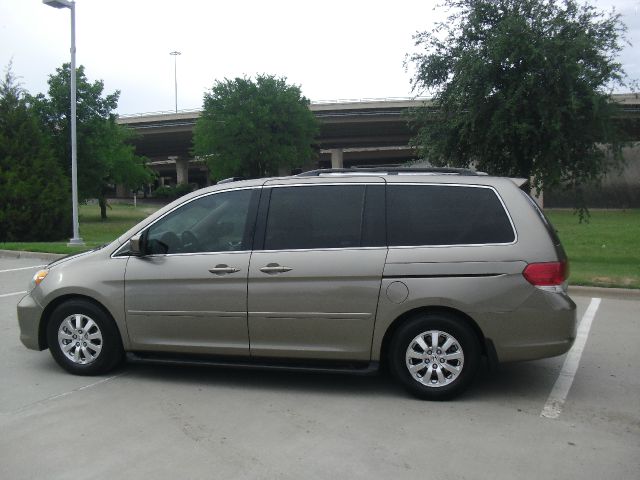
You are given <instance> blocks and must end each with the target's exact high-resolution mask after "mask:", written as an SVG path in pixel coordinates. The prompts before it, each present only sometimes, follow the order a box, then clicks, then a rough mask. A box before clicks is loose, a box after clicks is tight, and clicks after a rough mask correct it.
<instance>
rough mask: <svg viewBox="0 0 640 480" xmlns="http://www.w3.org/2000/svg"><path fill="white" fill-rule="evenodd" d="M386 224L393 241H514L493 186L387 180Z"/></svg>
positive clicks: (412, 243) (411, 243)
mask: <svg viewBox="0 0 640 480" xmlns="http://www.w3.org/2000/svg"><path fill="white" fill-rule="evenodd" d="M387 225H388V239H389V245H391V246H415V245H475V244H493V243H511V242H513V241H514V240H515V233H514V231H513V227H512V226H511V222H510V221H509V218H508V216H507V214H506V212H505V209H504V207H503V206H502V203H501V202H500V200H499V199H498V196H497V194H496V193H495V192H494V191H493V190H492V189H490V188H478V187H465V186H445V185H389V186H388V187H387Z"/></svg>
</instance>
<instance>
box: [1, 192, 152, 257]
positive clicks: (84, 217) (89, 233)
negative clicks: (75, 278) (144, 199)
mask: <svg viewBox="0 0 640 480" xmlns="http://www.w3.org/2000/svg"><path fill="white" fill-rule="evenodd" d="M157 208H158V207H149V206H144V207H140V206H138V207H137V208H133V205H126V204H119V203H116V204H113V205H112V206H111V208H110V209H108V210H107V217H108V218H107V220H105V221H104V222H103V221H101V220H100V207H98V205H97V204H96V205H80V211H79V213H78V219H79V221H80V236H81V237H82V239H83V240H84V241H85V243H86V246H84V247H67V240H65V241H63V242H12V243H0V249H4V250H27V251H29V252H51V253H75V252H82V251H84V250H89V249H91V248H93V247H97V246H99V245H102V244H104V243H109V242H111V241H112V240H115V239H116V238H117V237H118V236H119V235H121V234H123V233H124V232H126V231H127V230H129V228H131V227H132V226H133V225H135V224H136V223H138V222H139V221H140V220H142V219H143V218H146V217H147V216H148V215H149V214H151V213H153V212H154V211H156V210H157Z"/></svg>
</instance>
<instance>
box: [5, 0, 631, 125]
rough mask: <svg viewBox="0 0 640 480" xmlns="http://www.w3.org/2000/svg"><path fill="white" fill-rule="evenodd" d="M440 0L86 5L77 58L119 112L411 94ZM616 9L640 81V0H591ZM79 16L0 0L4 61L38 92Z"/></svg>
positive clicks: (79, 5)
mask: <svg viewBox="0 0 640 480" xmlns="http://www.w3.org/2000/svg"><path fill="white" fill-rule="evenodd" d="M436 3H437V2H436V1H435V0H422V1H419V0H384V1H378V0H341V1H335V0H323V1H317V0H316V1H313V0H306V1H305V0H297V1H284V0H271V1H266V0H262V1H256V0H243V1H224V2H222V1H215V0H209V1H206V0H181V1H177V0H173V1H167V0H121V1H115V0H77V1H76V46H77V64H78V65H80V64H82V65H84V66H85V73H86V75H87V77H88V78H89V80H91V81H93V80H97V79H101V80H103V81H104V83H105V92H109V93H110V92H113V91H114V90H120V91H121V95H120V102H119V106H118V113H120V114H133V113H143V112H155V111H169V110H173V109H174V102H175V97H174V57H172V56H171V55H170V54H169V53H170V52H172V51H179V52H181V55H180V56H177V58H176V60H177V83H178V95H177V97H178V99H177V101H178V109H179V110H182V109H197V108H200V107H201V105H202V99H203V95H204V93H205V91H207V90H208V89H210V88H211V87H212V86H213V84H214V82H215V80H216V79H219V80H222V79H224V78H235V77H237V76H243V75H246V76H255V75H256V74H274V75H276V76H284V77H286V78H287V79H288V81H289V83H294V84H296V85H299V86H300V87H301V88H302V92H303V94H304V95H305V96H306V97H307V98H309V99H311V100H312V101H322V100H339V99H343V100H344V99H363V98H389V97H410V96H412V95H413V92H412V91H411V85H410V80H411V76H412V70H411V68H409V69H408V70H407V69H405V67H404V60H405V56H406V54H407V53H409V52H411V51H413V49H414V46H413V40H412V36H413V35H414V34H415V33H416V32H417V31H423V30H428V29H430V28H431V27H432V26H433V24H434V22H435V21H437V20H441V19H443V18H444V15H443V12H442V10H441V9H436V10H434V8H433V7H434V5H435V4H436ZM590 3H592V4H594V5H596V6H597V7H598V8H600V9H603V10H610V9H611V8H612V7H615V9H616V11H617V12H618V13H621V14H622V17H623V21H624V22H625V23H626V25H627V27H628V32H627V38H628V39H629V40H630V41H631V43H632V44H634V45H637V47H632V46H628V47H626V48H625V50H624V51H623V53H622V56H621V61H622V63H623V65H624V67H625V69H626V71H627V73H628V74H629V76H630V77H632V78H636V79H640V54H639V53H638V52H640V0H590ZM69 46H70V15H69V10H67V9H60V10H58V9H54V8H51V7H49V6H46V5H44V4H43V3H42V1H41V0H0V67H2V69H3V70H4V69H5V68H6V66H7V65H8V64H9V62H10V61H12V62H13V73H14V74H15V75H16V76H17V77H19V79H20V82H21V84H22V86H23V88H24V89H26V90H27V91H29V92H30V93H32V94H36V93H40V92H46V90H47V78H48V76H49V75H50V74H52V73H54V72H55V69H56V68H57V67H59V66H60V65H62V63H64V62H68V61H69V58H70V57H69Z"/></svg>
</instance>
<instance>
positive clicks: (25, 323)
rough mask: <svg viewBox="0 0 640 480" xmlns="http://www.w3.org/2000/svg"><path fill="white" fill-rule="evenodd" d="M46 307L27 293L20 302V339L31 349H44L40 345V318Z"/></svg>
mask: <svg viewBox="0 0 640 480" xmlns="http://www.w3.org/2000/svg"><path fill="white" fill-rule="evenodd" d="M43 312H44V308H42V307H41V306H40V304H39V303H38V302H36V301H35V299H34V298H33V297H32V296H31V294H27V295H26V296H25V297H23V298H22V300H20V302H19V303H18V325H19V326H20V341H21V342H22V344H23V345H24V346H25V347H27V348H30V349H31V350H44V347H43V346H41V345H40V320H41V318H42V313H43Z"/></svg>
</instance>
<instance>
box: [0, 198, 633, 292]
mask: <svg viewBox="0 0 640 480" xmlns="http://www.w3.org/2000/svg"><path fill="white" fill-rule="evenodd" d="M155 210H156V207H138V208H133V206H132V205H125V204H114V205H113V206H112V208H111V209H109V210H108V212H107V215H108V216H109V218H108V220H106V221H104V222H102V221H101V220H100V209H99V208H98V206H97V205H82V206H80V235H81V236H82V238H83V239H84V241H85V242H86V246H85V247H80V248H78V247H67V244H66V241H64V242H42V243H39V242H37V243H0V249H5V250H27V251H32V252H52V253H73V252H79V251H83V250H88V249H90V248H93V247H97V246H98V245H102V244H103V243H108V242H110V241H112V240H114V239H115V238H117V237H118V236H119V235H121V234H122V233H124V232H125V231H127V230H128V229H129V228H130V227H132V226H133V225H135V224H136V223H138V222H139V221H140V220H142V219H143V218H145V217H146V216H147V215H149V214H151V213H152V212H154V211H155ZM546 213H547V215H548V217H549V218H550V219H551V222H552V223H553V225H554V226H555V228H556V229H557V230H558V234H559V235H560V239H561V240H562V243H563V245H564V247H565V250H566V251H567V254H568V255H569V261H570V265H571V277H570V280H569V281H570V283H571V284H572V285H592V286H598V287H623V288H639V289H640V210H624V211H620V210H609V211H606V210H593V211H592V212H591V219H590V221H589V223H582V224H581V223H579V222H578V217H577V216H576V215H574V214H573V212H572V211H570V210H548V211H547V212H546Z"/></svg>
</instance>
